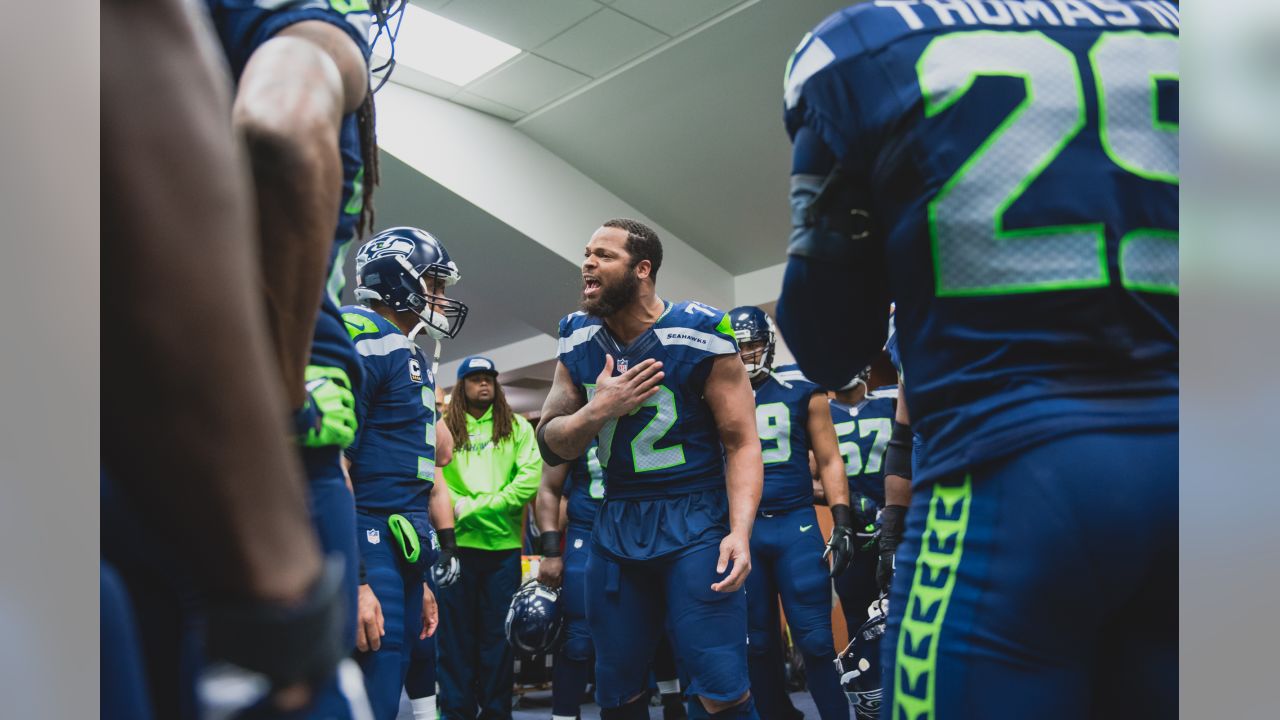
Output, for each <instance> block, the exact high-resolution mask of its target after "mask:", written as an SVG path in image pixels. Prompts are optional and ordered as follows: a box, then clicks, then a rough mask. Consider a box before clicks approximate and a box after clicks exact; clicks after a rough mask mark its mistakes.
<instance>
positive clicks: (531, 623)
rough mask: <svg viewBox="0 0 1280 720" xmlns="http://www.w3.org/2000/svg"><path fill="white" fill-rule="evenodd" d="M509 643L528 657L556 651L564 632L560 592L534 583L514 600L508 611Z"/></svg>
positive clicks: (518, 592) (512, 599)
mask: <svg viewBox="0 0 1280 720" xmlns="http://www.w3.org/2000/svg"><path fill="white" fill-rule="evenodd" d="M506 630H507V642H508V643H510V644H511V647H512V648H514V649H515V650H516V652H519V653H521V654H524V655H546V654H548V653H550V652H552V651H553V650H555V649H556V645H557V644H558V643H559V642H560V636H561V634H562V632H563V630H564V613H563V612H562V611H561V610H560V593H559V592H557V591H556V590H555V589H553V588H549V587H547V586H546V585H543V584H541V583H539V582H537V581H535V580H530V581H529V582H526V583H525V584H524V585H521V586H520V589H519V590H518V591H517V592H516V594H515V596H514V597H512V598H511V607H510V608H509V609H508V610H507V622H506Z"/></svg>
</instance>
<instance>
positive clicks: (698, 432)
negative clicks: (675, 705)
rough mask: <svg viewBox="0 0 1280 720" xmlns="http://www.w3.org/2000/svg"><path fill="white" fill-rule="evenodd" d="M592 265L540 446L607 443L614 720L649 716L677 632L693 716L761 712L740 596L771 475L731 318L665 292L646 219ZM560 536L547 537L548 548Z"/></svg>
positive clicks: (551, 451) (603, 460)
mask: <svg viewBox="0 0 1280 720" xmlns="http://www.w3.org/2000/svg"><path fill="white" fill-rule="evenodd" d="M585 256H586V257H585V259H584V260H583V263H582V284H583V291H582V308H583V310H582V311H581V312H576V313H573V314H572V315H569V316H568V317H566V318H564V319H563V320H561V322H560V344H559V362H558V363H557V365H556V373H555V380H554V383H553V385H552V388H551V392H550V394H549V395H548V396H547V400H546V403H545V404H544V406H543V410H542V421H541V422H540V423H539V425H538V445H539V449H540V450H541V451H542V456H543V459H544V460H545V461H546V462H547V463H548V464H550V465H562V464H564V463H566V462H570V461H571V460H572V459H573V458H578V457H581V456H582V455H583V454H585V453H586V452H587V448H588V447H590V445H591V442H592V439H593V438H598V441H599V447H598V449H597V456H598V458H599V460H600V465H601V467H603V468H604V470H605V489H606V500H605V502H604V504H603V505H602V506H601V508H600V511H599V515H598V517H597V519H596V526H595V531H594V533H593V534H592V540H591V550H592V552H591V555H590V557H589V558H588V559H587V620H588V623H589V624H590V627H591V636H592V638H593V639H594V640H595V645H596V683H597V698H598V700H599V703H600V707H601V708H602V712H601V715H602V717H604V718H606V720H608V719H610V718H623V719H629V718H645V717H648V710H647V707H646V706H645V704H644V702H643V698H644V694H645V693H644V691H645V688H646V685H647V681H648V673H649V664H650V661H651V660H652V658H653V652H654V648H655V646H656V644H657V642H658V638H659V637H660V636H661V634H662V632H663V629H664V628H667V629H669V631H670V633H671V636H672V639H673V641H674V642H675V644H676V654H677V656H678V657H679V658H680V659H681V662H683V663H686V666H685V668H684V670H685V671H686V672H687V673H688V675H689V676H690V678H691V680H690V686H689V688H688V693H689V695H690V702H689V715H690V717H716V718H737V717H747V718H750V717H757V716H756V713H755V709H754V703H753V702H752V700H751V693H750V691H749V684H750V683H749V681H748V678H747V662H746V639H747V627H746V597H745V594H744V593H742V592H741V589H742V584H743V582H744V581H745V580H746V577H747V574H748V573H749V572H750V570H751V547H750V537H751V526H752V523H753V522H754V519H755V513H756V506H757V505H758V504H759V502H760V492H761V483H762V465H761V460H760V440H759V438H758V437H757V435H756V429H755V423H754V422H753V419H754V417H755V413H754V403H753V402H752V397H751V383H750V382H749V381H748V380H747V373H746V371H745V370H744V369H743V366H742V362H741V361H740V360H739V359H738V357H737V355H738V346H737V343H736V342H735V341H734V337H733V330H732V328H731V327H730V326H729V318H728V316H727V315H726V314H724V313H723V312H721V311H719V310H715V309H713V308H710V307H708V306H706V305H703V304H702V303H697V302H690V301H683V302H669V301H665V300H662V299H661V298H659V297H658V295H657V292H656V289H655V280H656V277H657V273H658V270H659V268H660V267H661V264H662V243H661V242H660V241H659V239H658V236H657V233H655V232H654V231H653V230H652V229H651V228H649V227H648V226H646V225H644V224H643V223H640V222H637V221H635V220H610V221H608V222H606V223H604V225H603V226H601V227H600V228H599V229H597V230H596V231H595V232H594V233H593V234H592V236H591V240H590V242H589V243H588V244H587V247H586V251H585ZM543 522H544V523H545V522H546V521H545V519H544V520H543ZM547 525H550V523H548V524H547ZM547 525H544V526H547ZM558 536H559V533H557V532H544V533H543V534H542V536H541V537H542V538H543V543H545V545H544V550H545V549H550V548H558V547H559V544H560V539H559V537H558Z"/></svg>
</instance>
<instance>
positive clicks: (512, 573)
mask: <svg viewBox="0 0 1280 720" xmlns="http://www.w3.org/2000/svg"><path fill="white" fill-rule="evenodd" d="M446 413H447V414H446V415H445V424H446V425H447V426H448V427H449V430H450V432H451V433H452V434H453V437H454V450H453V462H452V463H450V464H449V465H448V466H446V467H445V468H444V469H443V471H442V475H443V477H444V480H445V482H446V483H447V484H448V486H449V492H450V493H451V495H452V496H453V498H454V514H455V516H456V519H455V525H454V527H455V530H456V532H457V541H458V558H459V560H460V561H461V563H462V575H461V578H460V579H459V580H458V582H457V583H455V584H454V585H452V586H451V587H448V588H442V589H441V590H440V594H439V600H440V625H441V630H440V638H439V648H440V665H439V680H440V709H441V711H442V713H443V717H445V718H447V719H453V718H476V717H483V718H510V717H511V689H512V681H513V677H512V665H513V663H512V657H511V648H510V646H508V645H507V640H506V637H505V635H504V634H503V625H504V621H505V619H506V613H507V607H508V605H510V603H511V597H512V596H513V595H515V593H516V591H517V590H518V589H519V588H520V546H521V539H522V525H523V511H524V506H525V505H526V504H527V503H528V502H529V500H531V499H532V498H533V496H534V494H535V493H537V491H538V481H539V478H540V476H541V471H542V459H541V457H540V456H539V454H538V445H537V440H536V439H535V437H534V434H533V427H532V426H531V425H530V424H529V421H528V420H525V419H524V418H522V417H520V416H519V415H517V414H515V413H514V412H513V411H512V410H511V405H509V404H508V403H507V398H506V396H505V395H504V394H503V392H502V383H500V382H498V368H497V366H496V365H495V364H494V362H493V360H491V359H490V358H487V357H483V356H480V355H472V356H471V357H467V358H464V359H463V360H462V363H461V364H459V365H458V382H457V384H456V385H454V387H453V393H452V394H451V395H450V397H449V407H448V410H447V411H446Z"/></svg>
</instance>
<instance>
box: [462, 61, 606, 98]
mask: <svg viewBox="0 0 1280 720" xmlns="http://www.w3.org/2000/svg"><path fill="white" fill-rule="evenodd" d="M590 80H591V78H589V77H587V76H586V75H583V74H582V73H579V72H574V71H573V70H570V69H569V68H567V67H564V66H562V65H557V64H555V63H553V62H551V61H550V60H545V59H543V58H540V57H538V56H537V55H529V54H527V53H526V54H524V55H521V56H520V57H518V58H516V59H515V60H513V61H512V62H510V63H508V64H507V65H506V66H505V67H503V68H501V69H499V70H495V71H494V72H493V73H491V74H489V75H486V76H485V77H483V78H481V79H479V80H477V81H475V82H473V83H471V84H470V85H467V88H466V89H467V90H468V91H469V92H472V93H474V94H476V95H479V96H480V97H483V98H487V99H489V100H493V101H494V102H498V103H502V104H503V105H507V106H510V107H513V108H515V109H517V110H523V111H524V112H531V111H533V110H536V109H538V108H540V107H542V106H543V105H545V104H547V103H548V102H550V101H552V100H554V99H556V98H558V97H560V96H561V95H564V94H565V93H567V92H569V91H570V90H573V89H574V88H576V87H579V86H581V85H585V84H586V83H587V82H589V81H590Z"/></svg>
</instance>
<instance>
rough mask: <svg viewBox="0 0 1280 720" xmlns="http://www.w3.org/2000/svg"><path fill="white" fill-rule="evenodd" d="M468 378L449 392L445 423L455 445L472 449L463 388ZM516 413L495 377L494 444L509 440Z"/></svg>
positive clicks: (467, 408) (462, 448) (459, 447)
mask: <svg viewBox="0 0 1280 720" xmlns="http://www.w3.org/2000/svg"><path fill="white" fill-rule="evenodd" d="M465 384H466V380H465V379H463V380H459V381H458V384H457V385H454V386H453V391H452V392H451V393H450V394H449V412H448V413H446V414H445V416H444V424H445V426H446V427H448V428H449V432H450V433H451V434H452V435H453V446H454V447H455V448H456V449H458V450H464V451H465V450H470V449H471V435H470V434H468V433H467V415H469V414H470V412H469V410H470V408H469V407H468V406H467V391H466V390H465V389H464V388H463V385H465ZM514 415H515V413H514V412H513V411H512V410H511V405H509V404H508V403H507V395H506V393H504V392H502V384H501V383H499V382H498V378H494V379H493V444H494V445H497V444H498V443H500V442H502V441H504V440H507V439H509V438H510V437H511V431H512V429H513V428H514V426H515V417H514Z"/></svg>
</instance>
